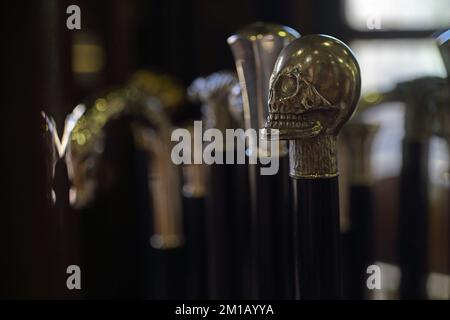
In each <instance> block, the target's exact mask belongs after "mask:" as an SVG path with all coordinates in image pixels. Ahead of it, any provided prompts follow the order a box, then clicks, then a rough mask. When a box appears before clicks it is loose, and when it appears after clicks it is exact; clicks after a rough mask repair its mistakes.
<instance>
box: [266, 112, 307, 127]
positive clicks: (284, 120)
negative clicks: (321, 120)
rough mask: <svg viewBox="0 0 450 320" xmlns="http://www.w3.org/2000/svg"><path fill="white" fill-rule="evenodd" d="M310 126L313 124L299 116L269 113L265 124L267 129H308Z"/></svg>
mask: <svg viewBox="0 0 450 320" xmlns="http://www.w3.org/2000/svg"><path fill="white" fill-rule="evenodd" d="M312 125H314V123H312V122H311V121H307V120H306V119H305V118H304V117H303V116H302V115H301V114H293V113H288V114H281V113H270V114H269V117H268V122H267V127H269V128H272V129H282V128H286V129H291V128H292V129H308V128H311V126H312Z"/></svg>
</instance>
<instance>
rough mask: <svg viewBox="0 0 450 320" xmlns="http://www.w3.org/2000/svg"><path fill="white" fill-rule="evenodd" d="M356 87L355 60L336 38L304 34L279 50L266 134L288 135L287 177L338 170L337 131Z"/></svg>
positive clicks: (355, 99) (315, 175) (358, 83)
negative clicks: (288, 157) (288, 159)
mask: <svg viewBox="0 0 450 320" xmlns="http://www.w3.org/2000/svg"><path fill="white" fill-rule="evenodd" d="M360 90H361V78H360V68H359V65H358V62H357V61H356V58H355V57H354V55H353V53H352V51H351V50H350V49H349V48H348V47H347V46H346V45H345V44H344V43H343V42H341V41H340V40H338V39H335V38H333V37H330V36H326V35H308V36H304V37H301V38H299V39H297V40H294V41H293V42H292V43H290V44H289V45H288V46H287V47H286V48H285V49H283V51H282V52H281V53H280V56H279V57H278V60H277V62H276V64H275V67H274V70H273V74H272V76H271V79H270V95H269V115H268V117H267V123H266V125H265V127H266V130H265V135H266V137H267V138H268V139H273V138H277V137H278V138H279V139H281V140H291V141H290V146H289V148H290V149H289V153H290V164H291V167H290V168H291V169H290V170H291V171H290V174H291V176H293V177H298V178H324V177H334V176H336V175H337V174H338V169H337V150H336V136H337V134H338V132H339V130H340V129H341V127H342V126H343V125H344V124H345V123H346V122H347V120H348V119H349V118H350V117H351V115H352V114H353V112H354V111H355V108H356V105H357V102H358V99H359V95H360ZM269 129H277V130H278V131H277V136H276V137H272V132H271V130H269Z"/></svg>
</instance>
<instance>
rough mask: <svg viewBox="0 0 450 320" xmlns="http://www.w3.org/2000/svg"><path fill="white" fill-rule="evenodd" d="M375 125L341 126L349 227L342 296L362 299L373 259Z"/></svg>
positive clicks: (344, 242) (344, 247)
mask: <svg viewBox="0 0 450 320" xmlns="http://www.w3.org/2000/svg"><path fill="white" fill-rule="evenodd" d="M378 127H379V126H378V125H376V124H368V123H363V122H362V121H353V120H352V121H350V122H349V123H348V124H347V125H345V126H344V128H343V129H342V137H343V139H344V143H345V145H346V147H347V150H348V157H349V162H350V164H349V168H348V171H349V180H350V199H349V200H350V201H349V228H348V230H347V231H346V232H344V233H343V234H342V252H343V259H344V262H343V264H342V266H343V268H344V270H343V276H344V297H345V298H346V299H365V293H366V289H367V287H366V281H365V276H366V270H367V267H368V266H369V265H371V264H372V263H373V249H374V248H373V237H372V234H373V200H372V185H373V179H372V174H371V163H370V162H371V156H372V152H371V148H372V144H373V140H374V137H375V135H376V133H377V131H378Z"/></svg>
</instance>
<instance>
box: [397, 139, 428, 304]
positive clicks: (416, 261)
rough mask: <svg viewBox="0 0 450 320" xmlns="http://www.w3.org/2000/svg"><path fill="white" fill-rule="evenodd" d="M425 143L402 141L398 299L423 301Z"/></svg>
mask: <svg viewBox="0 0 450 320" xmlns="http://www.w3.org/2000/svg"><path fill="white" fill-rule="evenodd" d="M428 149H429V148H428V142H416V141H408V140H404V141H403V163H402V171H401V176H400V180H401V182H400V217H399V231H398V232H399V235H398V236H399V247H398V250H399V264H400V268H401V273H402V278H401V283H400V298H402V299H424V298H426V273H427V261H428V253H427V251H428V250H427V238H428V233H427V228H428V227H427V225H428V223H427V209H428V187H427V186H428Z"/></svg>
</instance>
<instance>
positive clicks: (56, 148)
mask: <svg viewBox="0 0 450 320" xmlns="http://www.w3.org/2000/svg"><path fill="white" fill-rule="evenodd" d="M85 110H86V107H85V106H84V105H83V104H79V105H77V106H76V107H75V108H74V109H73V111H72V112H71V113H69V114H68V115H67V117H66V120H65V123H64V131H63V135H62V138H61V139H60V138H59V134H58V130H57V128H56V122H55V120H54V119H53V117H52V116H49V115H47V114H45V112H43V111H42V112H41V114H42V117H43V119H44V121H45V126H44V128H45V129H44V131H45V133H46V134H45V135H46V138H45V141H46V145H47V146H48V149H47V150H48V151H47V152H48V153H47V155H48V156H49V158H50V160H49V163H48V164H49V172H50V173H51V179H50V181H52V180H53V179H54V176H55V166H56V163H57V162H58V160H59V159H64V158H65V157H66V151H67V147H68V145H69V142H70V141H69V137H70V135H71V134H72V131H73V129H74V127H75V125H76V124H77V122H78V120H79V119H80V117H81V116H82V115H83V114H84V112H85ZM51 199H52V202H53V203H55V201H56V193H55V192H54V190H51Z"/></svg>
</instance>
